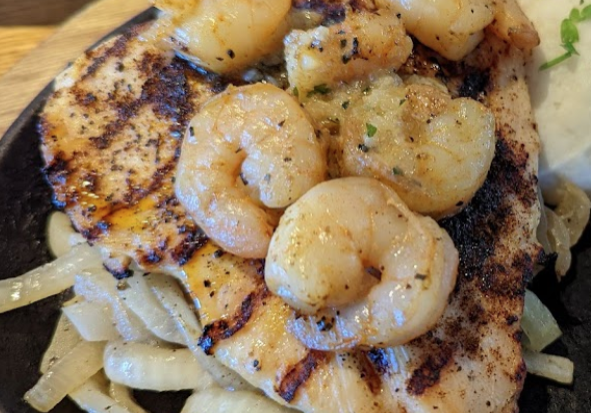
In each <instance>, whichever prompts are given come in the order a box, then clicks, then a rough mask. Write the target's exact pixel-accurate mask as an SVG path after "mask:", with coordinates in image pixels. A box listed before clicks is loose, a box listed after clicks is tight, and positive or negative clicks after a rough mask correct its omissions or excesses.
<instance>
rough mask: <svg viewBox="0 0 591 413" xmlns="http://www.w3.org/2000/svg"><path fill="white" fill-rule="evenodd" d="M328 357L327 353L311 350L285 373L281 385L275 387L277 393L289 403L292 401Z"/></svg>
mask: <svg viewBox="0 0 591 413" xmlns="http://www.w3.org/2000/svg"><path fill="white" fill-rule="evenodd" d="M326 359H327V354H326V353H324V352H321V351H317V350H310V351H308V354H306V356H305V357H304V358H303V359H301V360H300V361H298V362H297V363H296V364H294V365H293V366H292V367H291V368H290V369H289V370H288V372H287V373H286V374H285V376H284V377H283V379H282V380H281V383H280V384H279V386H278V387H277V388H276V389H275V390H276V392H277V394H279V396H280V397H281V398H282V399H283V400H285V401H286V402H287V403H291V402H292V401H293V399H294V398H295V396H296V393H297V391H298V389H299V388H300V387H301V386H302V385H303V384H304V383H306V381H308V379H309V378H310V376H312V373H313V372H314V370H316V368H317V367H318V366H319V365H320V364H321V363H322V362H324V361H325V360H326Z"/></svg>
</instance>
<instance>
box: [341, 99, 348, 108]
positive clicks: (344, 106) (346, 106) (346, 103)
mask: <svg viewBox="0 0 591 413" xmlns="http://www.w3.org/2000/svg"><path fill="white" fill-rule="evenodd" d="M349 103H350V102H349V101H348V100H347V101H345V102H343V104H342V105H341V106H342V107H343V109H347V108H348V107H349Z"/></svg>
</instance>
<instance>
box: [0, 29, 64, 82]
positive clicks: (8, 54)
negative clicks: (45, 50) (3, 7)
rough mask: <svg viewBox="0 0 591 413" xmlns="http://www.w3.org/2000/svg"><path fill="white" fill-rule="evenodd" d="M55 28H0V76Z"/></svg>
mask: <svg viewBox="0 0 591 413" xmlns="http://www.w3.org/2000/svg"><path fill="white" fill-rule="evenodd" d="M55 29H56V27H55V26H16V27H15V26H11V27H0V76H2V75H3V74H4V73H6V72H8V70H9V69H10V68H11V67H12V66H14V65H15V64H16V63H17V62H18V61H19V60H21V59H22V58H23V57H24V56H25V55H26V54H27V53H29V52H30V51H31V50H33V49H34V48H35V47H37V46H38V45H39V43H41V42H42V41H43V40H45V39H47V38H48V37H49V36H50V35H51V34H52V33H53V32H54V31H55Z"/></svg>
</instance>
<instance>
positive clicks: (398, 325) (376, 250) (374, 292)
mask: <svg viewBox="0 0 591 413" xmlns="http://www.w3.org/2000/svg"><path fill="white" fill-rule="evenodd" d="M457 265H458V252H457V251H456V249H455V247H454V245H453V241H452V240H451V238H450V237H449V236H448V235H447V233H446V232H445V231H444V230H442V229H441V228H440V227H439V226H438V225H437V223H436V222H435V221H433V220H432V219H431V218H428V217H420V216H418V215H416V214H414V213H413V212H411V211H410V210H409V209H408V207H407V206H406V205H405V204H404V202H402V200H401V199H400V198H399V197H398V195H396V193H395V192H394V191H393V190H392V189H391V188H389V187H387V186H386V185H384V184H382V183H380V182H379V181H377V180H375V179H370V178H343V179H335V180H331V181H326V182H324V183H322V184H320V185H318V186H316V187H314V188H313V189H311V190H310V191H309V192H308V193H306V194H305V195H304V196H303V197H301V198H300V199H299V200H298V201H297V202H296V203H295V204H293V205H292V206H291V207H289V208H288V209H287V211H286V212H285V215H283V217H282V218H281V221H280V223H279V226H278V227H277V230H276V232H275V234H274V235H273V238H272V240H271V245H270V247H269V253H268V254H267V260H266V264H265V280H266V282H267V286H268V287H269V288H270V289H271V291H273V292H274V293H276V294H277V295H279V296H281V297H282V298H283V299H284V300H285V301H286V302H287V303H289V304H290V305H291V306H293V307H294V308H295V309H297V310H299V311H300V312H301V313H304V314H315V315H312V316H307V317H302V318H300V319H298V320H296V321H295V323H294V325H293V333H294V334H295V335H296V336H297V337H298V338H299V339H300V340H301V341H302V342H304V344H306V345H307V346H308V347H310V348H315V349H321V350H335V349H342V348H349V347H353V346H357V345H364V346H393V345H398V344H402V343H406V342H408V341H410V340H412V339H413V338H415V337H418V336H419V335H422V334H424V333H425V332H427V331H428V330H429V329H431V328H432V327H433V326H434V325H435V323H436V322H437V320H438V319H439V317H440V316H441V314H442V312H443V310H444V309H445V307H446V305H447V299H448V296H449V294H450V293H451V291H452V289H453V288H454V285H455V279H456V273H457ZM319 310H323V311H322V312H321V313H318V311H319Z"/></svg>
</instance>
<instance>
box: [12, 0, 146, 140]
mask: <svg viewBox="0 0 591 413" xmlns="http://www.w3.org/2000/svg"><path fill="white" fill-rule="evenodd" d="M148 7H150V4H149V3H148V0H98V1H96V2H94V3H91V4H90V5H88V6H87V7H86V8H84V9H83V10H82V11H80V12H79V13H78V14H76V15H75V16H74V17H73V18H71V19H70V20H68V21H66V22H65V23H64V24H63V25H61V26H60V27H59V28H58V29H57V30H56V31H55V32H54V33H53V34H52V35H51V36H50V37H49V38H48V39H47V40H46V41H44V42H43V43H42V44H41V45H40V46H39V47H37V48H36V49H35V50H33V51H32V52H31V53H30V54H28V55H27V56H26V57H25V58H23V59H22V60H21V61H20V62H18V63H17V64H16V65H14V66H12V67H11V69H10V70H9V71H8V72H7V73H6V74H4V76H3V77H2V78H0V91H1V93H0V136H3V135H4V133H5V132H6V131H7V130H8V128H9V127H10V125H11V124H12V123H13V122H14V120H15V119H16V118H17V117H18V115H19V114H20V113H21V112H22V111H23V110H24V109H25V108H26V107H27V105H28V104H29V103H30V102H31V101H32V100H33V99H34V98H35V96H37V94H38V93H39V92H40V91H41V90H43V88H44V87H45V86H46V85H47V84H48V83H49V82H51V80H52V79H53V78H54V77H55V76H56V75H57V74H59V73H60V72H61V71H62V70H63V69H64V68H65V67H66V65H67V64H68V63H69V62H71V61H72V60H74V59H75V58H76V57H78V56H79V55H80V54H82V53H83V52H84V50H86V49H87V48H88V47H89V46H91V45H92V44H93V43H95V42H96V41H98V40H99V39H101V38H102V37H104V36H105V35H107V34H108V33H109V32H111V31H112V30H114V29H115V28H117V27H119V26H120V25H122V24H123V23H125V22H126V21H128V20H130V19H131V18H133V17H134V16H136V15H137V14H139V13H141V12H142V11H143V10H145V9H147V8H148Z"/></svg>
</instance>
